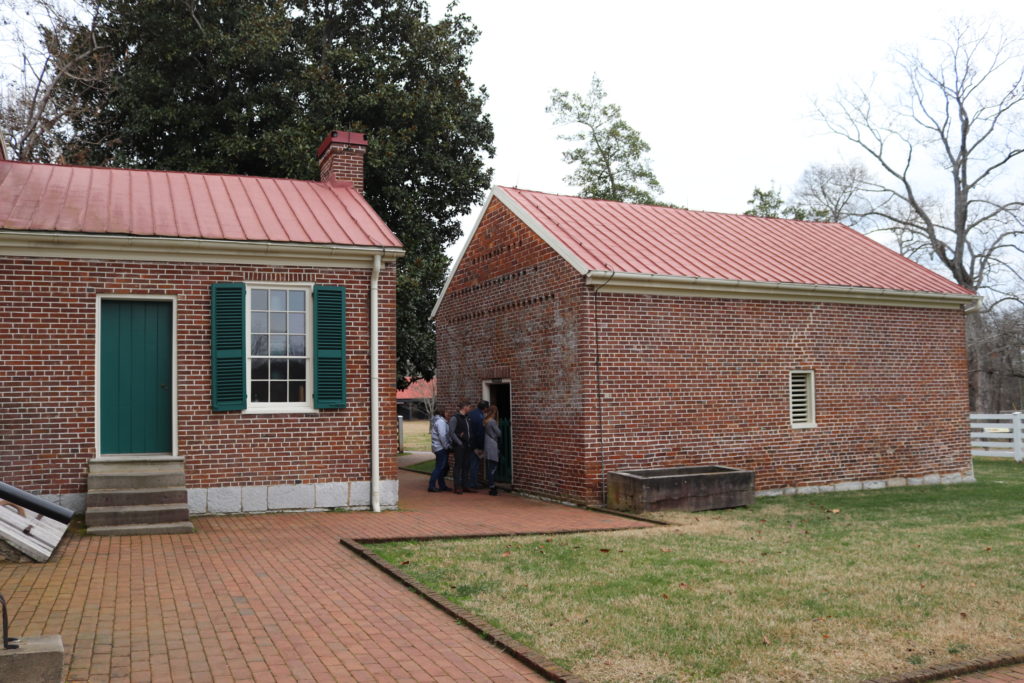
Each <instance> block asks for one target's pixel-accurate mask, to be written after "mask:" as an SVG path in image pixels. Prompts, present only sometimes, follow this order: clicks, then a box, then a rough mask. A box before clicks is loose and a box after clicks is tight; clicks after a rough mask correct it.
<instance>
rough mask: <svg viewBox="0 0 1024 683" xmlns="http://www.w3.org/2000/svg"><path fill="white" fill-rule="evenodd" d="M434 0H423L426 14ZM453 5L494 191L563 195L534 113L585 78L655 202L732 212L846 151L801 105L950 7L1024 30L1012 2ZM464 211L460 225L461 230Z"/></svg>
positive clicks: (910, 40)
mask: <svg viewBox="0 0 1024 683" xmlns="http://www.w3.org/2000/svg"><path fill="white" fill-rule="evenodd" d="M446 5H447V0H432V10H431V12H432V18H435V19H436V18H437V17H438V16H440V15H441V14H443V12H444V8H445V6H446ZM458 7H459V8H460V9H461V11H463V12H465V13H466V14H468V15H469V16H471V17H472V18H473V20H474V22H475V23H476V25H477V27H478V28H479V29H480V31H481V36H480V40H479V42H478V44H477V46H476V48H475V50H474V53H473V63H472V66H471V68H470V75H471V76H472V78H473V79H474V81H475V82H476V83H477V85H484V86H486V88H487V91H488V93H489V95H490V98H489V101H488V103H487V108H486V110H487V112H488V113H489V114H490V116H491V119H492V121H493V123H494V133H495V145H496V147H497V155H496V156H495V158H494V159H493V161H492V164H493V167H494V180H493V182H494V183H495V184H498V185H512V186H517V187H521V188H526V189H531V190H540V191H544V192H556V193H566V194H575V190H574V189H573V188H571V187H569V186H568V185H566V183H565V182H564V180H563V178H564V177H565V176H566V175H567V174H568V172H569V168H568V167H567V166H566V165H565V163H564V162H563V161H562V157H561V152H562V150H563V149H565V148H566V144H567V143H564V142H562V141H560V140H558V139H557V135H558V133H559V129H558V128H556V127H555V126H554V125H553V123H552V118H551V115H550V114H547V113H546V112H545V111H544V108H545V107H546V106H547V104H548V103H549V101H550V92H551V90H552V89H553V88H559V89H563V90H569V91H575V92H584V91H586V90H588V89H589V86H590V78H591V75H592V74H595V73H596V74H597V75H598V76H599V77H600V78H601V79H602V80H603V81H604V85H605V90H606V91H607V92H608V98H607V101H609V102H613V103H615V104H618V105H619V106H621V108H622V113H623V118H624V119H625V120H626V121H627V122H628V123H629V124H630V125H632V126H633V127H634V128H636V129H637V130H639V131H640V133H641V135H642V136H643V138H644V139H645V140H646V141H647V143H648V144H650V146H651V150H652V152H651V155H650V158H651V166H652V168H653V170H654V172H655V174H656V175H657V177H658V179H659V180H660V181H661V184H662V186H663V187H664V194H663V195H662V196H661V199H662V200H664V201H668V202H673V203H676V204H682V205H684V206H686V207H688V208H691V209H701V210H707V211H723V212H730V213H742V212H743V211H744V210H745V209H746V208H747V206H746V200H747V199H749V198H750V194H751V191H752V190H753V188H754V186H755V185H758V186H760V187H762V188H764V189H767V188H768V187H769V186H770V185H771V184H772V183H773V182H774V183H775V186H776V188H778V189H780V190H781V191H782V192H783V195H784V196H788V192H789V190H790V189H791V188H792V187H793V185H794V184H795V183H796V181H797V180H798V179H799V177H800V174H801V173H802V172H803V170H804V169H805V168H806V167H807V166H808V165H809V164H811V163H814V162H823V163H830V162H835V161H839V160H841V159H844V158H845V159H849V158H853V157H854V156H855V155H854V152H853V150H852V149H851V148H850V147H849V146H847V145H844V144H843V142H842V141H841V140H839V139H838V138H836V137H835V136H832V135H830V134H827V133H826V132H825V131H824V130H823V129H822V126H821V125H820V124H819V123H817V122H816V121H814V119H813V118H812V117H811V116H810V112H811V110H812V103H813V100H814V99H815V98H827V97H828V96H830V95H831V94H832V93H834V92H835V89H836V88H837V86H839V85H842V84H849V83H851V82H855V81H860V82H867V81H869V80H870V78H871V76H872V74H873V73H876V72H881V71H884V70H885V69H886V68H888V65H889V64H890V60H889V55H890V50H891V48H893V47H901V46H904V47H905V46H908V45H914V44H919V43H923V42H924V41H926V40H927V39H928V38H930V37H934V36H936V35H941V33H942V29H943V26H944V24H945V23H946V22H947V21H948V20H949V19H950V18H951V17H955V16H970V17H980V18H989V17H993V16H995V17H998V18H1000V19H1002V20H1003V21H1009V22H1012V23H1013V24H1015V25H1017V26H1018V27H1019V26H1024V2H1021V1H1020V0H1015V1H1014V0H1001V1H997V0H970V2H960V3H957V2H950V1H947V0H928V1H927V2H924V1H920V0H914V1H912V2H911V1H904V0H866V1H861V2H855V3H854V2H830V1H828V0H824V1H823V0H814V1H810V2H788V1H785V0H783V1H782V2H775V3H766V2H751V3H745V2H743V3H741V2H729V1H722V2H700V3H691V2H664V1H662V2H655V1H653V0H632V1H631V2H621V1H619V2H608V1H605V0H544V1H541V0H518V1H517V2H513V3H503V2H495V1H494V0H462V1H461V2H459V4H458ZM965 7H969V9H968V10H965V9H964V8H965ZM563 132H564V131H563ZM476 212H477V210H474V211H473V214H472V215H471V216H470V217H468V218H467V219H465V220H464V226H465V227H466V229H467V230H468V228H469V227H471V226H472V219H473V218H475V214H476ZM460 249H461V245H456V246H455V247H453V248H452V249H450V250H449V253H450V254H451V255H452V256H455V255H457V254H458V252H459V250H460Z"/></svg>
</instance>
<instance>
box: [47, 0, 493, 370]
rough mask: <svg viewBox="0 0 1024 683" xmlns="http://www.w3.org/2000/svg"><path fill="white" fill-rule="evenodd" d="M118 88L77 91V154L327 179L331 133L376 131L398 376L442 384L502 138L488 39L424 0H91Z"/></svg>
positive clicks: (373, 157)
mask: <svg viewBox="0 0 1024 683" xmlns="http://www.w3.org/2000/svg"><path fill="white" fill-rule="evenodd" d="M89 2H90V9H91V10H92V13H93V15H94V16H93V25H92V27H86V26H85V25H79V27H78V30H80V31H87V30H91V31H94V32H95V35H96V39H97V41H98V42H99V43H100V44H102V45H104V46H106V48H107V49H108V50H109V54H110V61H111V65H112V66H111V74H112V75H111V77H110V78H109V79H108V82H107V83H106V86H107V87H105V88H104V89H99V88H95V87H91V86H90V85H89V84H88V83H84V82H82V81H71V82H68V83H67V84H66V87H65V89H64V91H63V92H62V97H65V98H67V99H69V100H76V101H79V102H82V103H84V105H85V106H78V107H76V108H75V111H76V112H77V114H76V115H75V116H74V118H73V119H72V121H71V127H72V129H73V131H74V134H73V135H72V137H71V140H70V142H69V144H68V145H67V148H66V149H65V150H64V153H65V157H66V158H69V159H71V160H73V161H78V162H83V163H91V164H113V165H118V166H129V167H139V168H162V169H170V170H181V171H215V172H222V173H241V174H249V175H265V176H276V177H288V178H299V179H315V178H318V172H317V165H316V160H315V159H314V158H313V150H314V149H315V148H316V145H317V144H318V143H319V141H320V140H321V139H322V137H323V136H324V134H325V133H326V132H327V131H329V130H332V129H337V128H345V129H349V130H355V131H359V132H363V133H366V134H367V136H368V138H369V140H370V146H369V149H368V151H367V155H366V159H365V162H366V198H367V200H368V201H369V202H370V204H371V205H372V206H373V207H374V209H376V210H377V212H378V213H379V214H380V215H381V217H382V218H383V219H384V220H385V222H387V224H388V225H389V226H390V227H391V228H392V229H393V230H394V231H395V232H396V233H397V234H398V236H399V238H400V239H401V240H402V242H403V244H404V245H405V249H406V252H407V254H406V256H405V258H403V259H402V260H401V261H400V262H399V265H398V313H397V318H398V320H397V325H398V360H399V366H398V373H397V378H396V381H397V382H398V383H399V384H400V385H401V384H402V383H403V382H404V377H405V376H411V377H413V378H415V377H419V376H422V377H427V378H429V377H431V376H432V375H433V368H434V334H433V327H432V325H431V323H430V321H429V320H428V317H429V313H430V309H431V307H432V306H433V303H434V301H435V299H436V297H437V295H438V293H439V292H440V288H441V285H442V284H443V281H444V276H445V272H446V269H447V267H448V259H447V257H446V256H445V254H444V249H445V247H447V246H448V245H450V244H452V243H453V242H454V241H455V240H456V239H457V238H458V237H459V235H460V232H461V229H460V225H459V222H458V218H459V216H461V215H462V214H464V213H466V212H467V211H469V209H470V208H471V207H472V206H473V205H474V204H475V203H476V202H478V201H480V199H481V198H482V196H483V191H484V190H485V189H486V188H487V187H488V186H489V184H490V178H491V170H490V169H489V168H488V167H487V165H486V159H487V158H490V157H493V155H494V146H493V140H494V133H493V128H492V125H491V122H490V119H489V118H488V117H487V115H486V114H484V113H483V105H484V102H485V101H486V92H485V90H484V89H483V88H479V89H478V88H477V87H476V86H475V85H474V84H473V82H472V81H471V80H470V78H469V76H468V74H467V70H468V66H469V62H470V51H471V48H472V47H473V45H474V44H475V43H476V40H477V37H478V32H477V30H476V28H475V27H474V26H473V24H472V23H471V22H470V20H469V18H468V17H467V16H465V15H463V14H457V13H455V11H454V10H453V9H451V8H449V9H448V10H447V12H446V13H445V15H444V16H443V17H441V18H440V20H438V21H436V22H431V21H430V19H429V14H428V3H427V2H426V0H344V1H343V0H207V1H204V2H202V3H200V2H195V1H194V0H89Z"/></svg>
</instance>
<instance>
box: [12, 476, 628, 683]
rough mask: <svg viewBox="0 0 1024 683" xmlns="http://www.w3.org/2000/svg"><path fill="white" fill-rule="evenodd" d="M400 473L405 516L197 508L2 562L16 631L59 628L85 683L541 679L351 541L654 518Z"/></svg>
mask: <svg viewBox="0 0 1024 683" xmlns="http://www.w3.org/2000/svg"><path fill="white" fill-rule="evenodd" d="M400 476H401V505H402V508H403V510H402V511H399V512H385V513H379V514H373V513H369V512H365V513H364V512H349V513H294V514H272V515H254V516H248V517H246V516H235V517H206V518H196V520H195V521H196V529H197V533H196V534H193V535H191V536H138V537H123V538H115V537H87V536H80V535H76V536H74V537H71V538H68V539H66V540H65V542H64V544H63V545H62V546H61V548H60V549H59V550H58V552H57V554H56V555H55V557H54V559H52V560H51V561H50V562H49V563H46V564H41V565H36V564H31V565H28V564H21V565H12V564H0V593H3V594H4V595H5V596H6V597H7V599H8V603H9V604H10V605H11V606H12V613H11V616H12V621H13V624H14V629H13V631H12V633H13V634H14V635H25V636H29V635H41V634H52V633H60V634H61V635H62V636H63V638H64V646H65V649H66V652H67V654H66V655H65V660H66V664H67V666H68V668H69V672H70V674H69V680H71V681H86V680H88V681H108V680H112V681H117V680H125V681H127V680H131V681H140V682H142V681H149V680H152V681H171V680H173V681H177V680H182V681H185V680H194V681H217V682H218V683H219V682H220V681H231V680H256V681H287V680H310V681H311V680H323V681H330V680H374V681H385V680H407V681H434V680H438V681H446V680H477V681H479V680H508V681H513V680H538V679H539V677H538V676H536V675H535V674H533V673H532V672H531V671H530V670H529V669H528V668H527V667H525V666H524V665H522V664H521V663H519V662H517V661H516V660H514V659H512V658H511V657H510V656H508V655H505V654H503V653H501V652H500V651H498V650H497V649H496V648H494V647H492V646H490V645H488V644H486V643H485V642H484V641H482V640H481V639H480V638H479V637H478V636H476V635H475V634H473V633H472V632H470V631H469V630H468V629H465V628H463V627H461V626H458V625H457V624H456V623H455V622H454V621H453V620H452V619H451V618H450V617H448V616H447V615H445V614H443V613H442V612H441V611H439V610H437V609H436V608H434V607H433V606H432V605H430V604H429V603H427V602H426V601H424V600H422V599H420V598H419V597H417V596H415V595H414V594H412V593H410V592H409V591H408V590H406V589H405V588H404V587H402V586H401V585H399V584H398V583H396V582H394V581H393V580H391V579H390V578H388V577H387V576H385V575H384V574H383V573H382V572H380V571H379V570H377V569H375V568H373V567H372V566H371V565H369V564H368V563H366V562H365V561H363V560H361V559H359V558H358V557H356V556H355V555H354V554H352V553H350V552H349V551H348V550H346V549H345V548H343V547H342V546H340V545H339V544H338V539H339V538H341V537H349V538H402V537H409V536H431V537H438V536H450V535H471V534H483V533H490V534H494V533H515V532H537V533H552V532H556V531H564V530H589V529H612V528H629V527H636V526H642V525H641V524H639V523H637V522H634V521H632V520H627V519H622V518H618V517H613V516H610V515H602V514H599V513H594V512H588V511H585V510H579V509H576V508H570V507H567V506H563V505H555V504H550V503H541V502H539V501H534V500H529V499H525V498H520V497H518V496H512V495H500V496H497V497H491V496H487V495H483V494H480V493H476V494H471V495H464V496H454V495H451V494H444V493H438V494H427V493H426V491H425V488H426V478H425V477H424V476H422V475H418V474H411V473H406V472H403V473H401V475H400ZM439 646H440V647H439Z"/></svg>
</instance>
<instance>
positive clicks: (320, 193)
mask: <svg viewBox="0 0 1024 683" xmlns="http://www.w3.org/2000/svg"><path fill="white" fill-rule="evenodd" d="M331 191H332V189H331V188H329V187H327V186H326V184H325V186H324V187H322V188H318V191H317V190H314V192H313V194H314V195H316V198H317V199H319V200H320V203H321V204H323V206H324V210H325V211H327V213H328V214H329V215H330V216H331V217H332V218H333V219H334V220H335V221H336V222H337V224H338V227H339V228H341V231H342V232H343V233H345V234H346V235H347V234H348V231H346V230H345V226H344V225H343V224H342V222H341V220H340V218H339V217H338V216H337V215H335V213H334V211H333V210H332V209H331V206H330V205H329V204H328V203H327V200H326V199H324V196H323V193H324V192H331ZM328 196H330V195H328ZM339 203H340V204H341V205H342V208H343V209H345V213H346V214H347V215H348V216H349V218H352V214H351V213H350V212H349V210H348V209H347V208H346V207H345V205H344V202H339ZM353 220H355V219H354V218H353Z"/></svg>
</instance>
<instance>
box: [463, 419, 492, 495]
mask: <svg viewBox="0 0 1024 683" xmlns="http://www.w3.org/2000/svg"><path fill="white" fill-rule="evenodd" d="M489 405H491V404H490V403H488V402H487V401H480V402H479V403H477V404H476V408H475V409H473V411H472V412H471V413H470V414H469V447H470V448H472V449H473V454H474V455H475V456H476V457H474V458H471V459H470V462H469V481H468V482H467V483H466V488H472V489H473V490H474V491H475V490H476V489H478V488H479V487H480V461H482V460H483V459H484V410H485V409H486V408H487V406H489Z"/></svg>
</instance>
